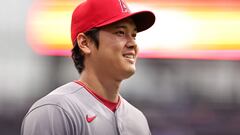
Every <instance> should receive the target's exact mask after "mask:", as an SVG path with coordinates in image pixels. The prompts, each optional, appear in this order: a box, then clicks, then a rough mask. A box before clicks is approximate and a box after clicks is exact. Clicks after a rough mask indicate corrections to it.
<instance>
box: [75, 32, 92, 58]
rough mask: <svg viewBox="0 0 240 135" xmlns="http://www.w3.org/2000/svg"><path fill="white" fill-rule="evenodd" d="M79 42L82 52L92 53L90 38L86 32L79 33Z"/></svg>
mask: <svg viewBox="0 0 240 135" xmlns="http://www.w3.org/2000/svg"><path fill="white" fill-rule="evenodd" d="M77 43H78V47H79V48H80V49H81V50H82V52H83V53H84V55H85V54H90V53H91V49H90V40H89V39H88V37H87V36H86V35H85V34H84V33H79V34H78V36H77Z"/></svg>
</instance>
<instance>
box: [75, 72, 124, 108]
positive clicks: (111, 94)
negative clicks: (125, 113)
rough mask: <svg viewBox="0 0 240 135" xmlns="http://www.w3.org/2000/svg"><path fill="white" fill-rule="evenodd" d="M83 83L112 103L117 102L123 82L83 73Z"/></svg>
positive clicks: (81, 79) (81, 76) (81, 78)
mask: <svg viewBox="0 0 240 135" xmlns="http://www.w3.org/2000/svg"><path fill="white" fill-rule="evenodd" d="M79 80H80V81H81V82H83V83H84V84H85V85H86V86H87V87H89V88H90V89H92V90H93V91H94V92H95V93H96V94H98V95H99V96H101V97H103V98H105V99H107V100H109V101H111V102H115V103H116V102H117V101H118V95H119V87H120V83H121V81H118V80H113V79H111V78H107V77H106V76H99V77H98V76H97V75H95V74H91V73H88V72H87V71H83V72H82V73H81V75H80V79H79Z"/></svg>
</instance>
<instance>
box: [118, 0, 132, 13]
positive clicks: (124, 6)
mask: <svg viewBox="0 0 240 135" xmlns="http://www.w3.org/2000/svg"><path fill="white" fill-rule="evenodd" d="M119 3H120V6H121V8H122V12H130V10H129V8H128V6H127V4H126V3H125V2H124V0H119Z"/></svg>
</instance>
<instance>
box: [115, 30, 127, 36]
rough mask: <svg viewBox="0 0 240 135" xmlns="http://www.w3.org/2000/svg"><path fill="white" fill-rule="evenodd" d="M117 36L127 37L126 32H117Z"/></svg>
mask: <svg viewBox="0 0 240 135" xmlns="http://www.w3.org/2000/svg"><path fill="white" fill-rule="evenodd" d="M116 34H117V35H118V36H124V35H125V32H124V31H117V32H116Z"/></svg>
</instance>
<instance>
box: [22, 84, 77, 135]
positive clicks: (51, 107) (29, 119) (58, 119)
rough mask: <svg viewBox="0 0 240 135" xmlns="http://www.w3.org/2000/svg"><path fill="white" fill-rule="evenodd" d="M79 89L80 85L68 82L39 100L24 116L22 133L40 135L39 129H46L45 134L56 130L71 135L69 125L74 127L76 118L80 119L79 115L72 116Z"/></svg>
mask: <svg viewBox="0 0 240 135" xmlns="http://www.w3.org/2000/svg"><path fill="white" fill-rule="evenodd" d="M81 89H82V87H81V86H80V85H78V84H76V83H74V82H70V83H68V84H65V85H63V86H60V87H58V88H57V89H55V90H53V91H52V92H51V93H49V94H48V95H46V96H44V97H43V98H41V99H39V100H38V101H37V102H35V103H34V104H33V105H32V107H31V108H30V109H29V111H28V113H27V114H26V115H25V117H24V119H23V123H22V132H24V133H30V132H34V133H36V134H37V133H42V131H41V129H46V130H45V131H46V132H52V131H53V130H56V129H57V130H58V131H59V132H61V133H64V134H65V133H66V134H69V133H70V134H71V131H72V129H71V128H72V127H74V126H71V125H74V123H75V120H76V118H77V119H81V117H80V115H79V116H76V115H74V111H75V110H76V109H75V108H74V106H76V105H74V102H75V100H76V99H75V96H76V94H79V92H80V91H81ZM79 113H81V112H79ZM51 125H52V126H51Z"/></svg>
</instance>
